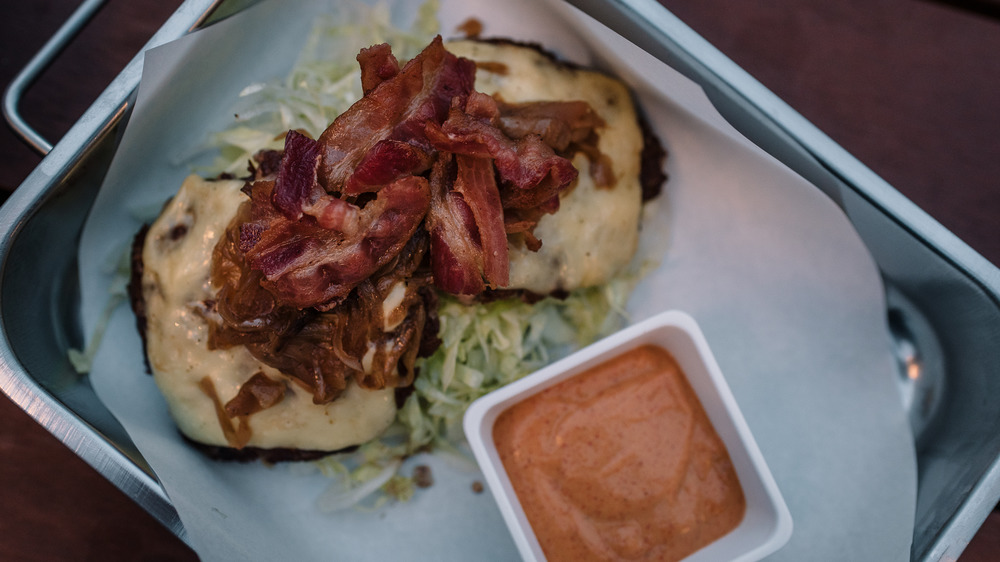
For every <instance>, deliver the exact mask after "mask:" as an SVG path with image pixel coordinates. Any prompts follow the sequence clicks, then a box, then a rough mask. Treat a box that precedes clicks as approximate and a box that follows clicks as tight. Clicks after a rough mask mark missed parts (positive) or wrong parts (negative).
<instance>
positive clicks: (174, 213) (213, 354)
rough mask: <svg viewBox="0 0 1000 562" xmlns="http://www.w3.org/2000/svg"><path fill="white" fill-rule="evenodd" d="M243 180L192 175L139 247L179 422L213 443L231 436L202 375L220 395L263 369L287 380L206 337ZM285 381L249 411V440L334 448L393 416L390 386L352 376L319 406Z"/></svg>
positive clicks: (154, 356)
mask: <svg viewBox="0 0 1000 562" xmlns="http://www.w3.org/2000/svg"><path fill="white" fill-rule="evenodd" d="M241 186H242V182H240V181H214V182H210V181H205V180H203V179H201V178H198V177H196V176H191V177H189V178H187V179H186V180H185V181H184V184H183V185H182V186H181V189H180V191H179V192H178V193H177V195H176V196H175V197H174V198H173V199H172V200H171V202H170V203H169V204H168V205H167V207H166V208H165V209H164V211H163V213H162V214H161V215H160V217H159V218H158V219H157V220H156V222H155V223H153V225H152V226H151V227H150V230H149V233H148V235H147V237H146V244H145V246H144V248H143V254H142V257H143V264H144V266H145V268H144V272H143V278H142V286H143V296H144V298H145V300H146V307H147V332H146V336H147V346H146V353H147V356H148V357H149V362H150V366H151V368H152V371H153V376H154V378H155V380H156V384H157V385H158V386H159V388H160V391H161V392H162V393H163V395H164V397H165V398H166V401H167V404H168V406H169V408H170V412H171V414H172V415H173V418H174V420H175V421H176V423H177V425H178V427H179V428H180V430H181V431H182V432H183V433H184V434H185V435H187V436H188V437H190V438H191V439H193V440H195V441H198V442H200V443H206V444H209V445H222V446H226V445H228V443H227V442H226V438H225V437H224V435H223V433H222V429H221V427H220V426H219V421H218V418H217V417H216V413H215V405H214V403H213V402H212V400H211V399H210V398H209V397H208V396H207V395H206V394H205V393H204V392H203V391H202V390H201V389H200V388H199V386H198V383H199V381H200V380H201V379H202V378H203V377H205V376H208V377H209V378H210V379H211V380H212V383H213V385H214V386H215V391H216V393H217V394H218V396H219V399H220V400H221V402H222V403H223V404H225V403H226V402H228V401H229V400H230V399H231V398H232V397H233V396H235V395H236V393H237V391H238V390H239V388H240V386H241V385H242V384H243V383H244V382H246V380H247V379H249V378H250V377H251V376H253V375H254V374H255V373H257V372H263V373H264V374H266V375H267V376H269V377H271V378H273V379H275V380H281V381H286V383H287V381H288V379H287V377H284V376H283V375H281V374H280V373H278V372H277V371H276V370H275V369H272V368H270V367H267V366H266V365H263V364H261V363H260V362H259V361H257V360H256V359H254V358H253V356H252V355H250V352H249V351H247V350H246V348H245V347H243V346H237V347H233V348H230V349H216V350H209V349H208V346H207V342H208V324H207V322H206V320H205V319H204V318H203V316H202V314H201V312H200V311H199V309H201V308H202V307H203V305H202V303H203V302H204V301H205V300H206V299H211V298H213V296H214V294H215V292H216V290H217V288H216V287H212V286H211V284H210V279H209V277H210V268H211V259H212V249H213V248H214V247H215V244H216V242H217V241H218V240H219V237H221V236H222V235H223V233H224V231H225V228H226V226H227V225H228V224H229V222H230V220H231V219H232V217H233V216H234V215H235V214H236V210H237V208H238V207H239V205H240V204H241V203H242V202H243V201H245V200H246V196H245V195H243V194H242V193H241V192H240V187H241ZM178 227H179V228H178ZM182 231H183V232H182ZM177 234H182V235H181V236H177ZM286 387H287V391H286V393H285V398H284V399H283V400H282V401H281V402H280V403H278V404H277V405H275V406H272V407H271V408H268V409H266V410H263V411H261V412H258V413H256V414H253V415H252V416H250V417H249V423H250V427H251V430H252V437H251V439H250V442H249V443H248V445H250V446H254V447H263V448H276V447H289V448H296V449H313V450H325V451H332V450H336V449H341V448H343V447H347V446H350V445H356V444H360V443H363V442H365V441H368V440H369V439H372V438H374V437H376V436H377V435H379V434H380V433H382V431H384V430H385V428H386V427H388V426H389V424H390V423H392V420H393V418H394V417H395V415H396V405H395V397H394V390H393V389H386V390H379V391H370V390H365V389H362V388H359V387H357V386H356V385H354V384H353V383H351V384H349V385H348V388H347V391H346V392H345V393H344V395H343V396H341V397H340V398H338V399H337V400H335V401H334V402H331V403H330V404H326V405H316V404H313V402H312V393H311V392H309V391H308V390H306V389H304V388H302V387H300V386H299V385H297V384H291V383H287V384H286Z"/></svg>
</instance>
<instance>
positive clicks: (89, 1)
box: [3, 0, 106, 156]
mask: <svg viewBox="0 0 1000 562" xmlns="http://www.w3.org/2000/svg"><path fill="white" fill-rule="evenodd" d="M105 1H106V0H84V2H83V3H82V4H80V6H79V7H78V8H77V9H76V11H74V12H73V14H72V15H71V16H70V17H69V18H68V19H67V20H66V22H65V23H64V24H63V25H62V27H60V28H59V30H58V31H56V32H55V34H54V35H53V36H52V37H51V38H50V39H49V40H48V42H46V43H45V45H44V46H43V47H42V48H41V50H39V51H38V53H36V54H35V56H34V57H32V59H31V60H30V61H28V64H27V65H26V66H25V67H24V68H23V69H21V72H19V73H18V74H17V76H15V77H14V80H13V81H11V83H10V85H9V86H7V90H6V91H5V92H4V95H3V116H4V118H5V119H6V120H7V123H8V124H9V125H10V127H11V129H13V130H14V132H15V133H17V135H18V136H20V137H21V139H22V140H23V141H24V142H25V143H27V144H28V146H30V147H31V148H33V149H34V150H36V151H37V152H38V153H40V154H41V155H43V156H44V155H46V154H48V153H49V151H50V150H52V143H50V142H49V141H47V140H45V137H43V136H42V135H40V134H39V133H38V131H35V129H33V128H32V127H31V125H29V124H28V123H27V121H25V120H24V118H23V117H21V113H20V112H19V111H18V105H19V104H20V102H21V97H22V96H23V95H24V92H25V90H27V89H28V87H29V86H31V84H33V83H34V82H35V80H36V79H37V78H38V76H39V75H40V74H41V73H42V71H43V70H45V69H46V68H47V67H48V66H49V64H50V63H51V62H52V60H53V59H54V58H55V57H56V56H57V55H58V54H59V53H60V52H62V50H63V49H64V48H65V47H66V45H67V44H68V43H69V42H70V41H71V40H72V39H73V38H74V37H76V35H77V33H79V32H80V30H81V29H83V26H84V25H86V24H87V22H89V21H90V19H91V18H92V17H93V16H94V14H96V13H97V12H98V10H100V9H101V8H102V7H103V6H104V3H105Z"/></svg>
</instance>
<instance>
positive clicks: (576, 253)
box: [447, 41, 642, 294]
mask: <svg viewBox="0 0 1000 562" xmlns="http://www.w3.org/2000/svg"><path fill="white" fill-rule="evenodd" d="M447 48H448V50H449V51H451V52H452V53H454V54H456V55H459V56H463V57H466V58H469V59H472V60H474V61H477V62H489V63H496V64H488V65H482V66H480V67H479V68H478V69H477V72H476V89H477V90H479V91H480V92H484V93H487V94H491V95H497V96H498V97H499V98H500V99H502V100H503V101H506V102H508V103H518V102H528V101H572V100H583V101H586V102H588V103H589V104H590V106H591V107H592V108H593V109H594V111H595V112H597V114H598V115H600V116H601V118H602V119H603V120H604V122H605V127H603V128H602V129H600V130H599V131H598V134H599V135H600V141H599V143H598V148H599V149H600V150H601V152H602V153H604V154H606V155H607V156H608V157H609V158H610V159H611V161H612V163H613V164H612V166H613V171H614V185H613V186H612V187H611V188H598V187H597V186H596V185H595V184H594V180H593V178H592V177H591V176H590V173H589V167H590V166H589V160H588V159H587V158H586V157H585V156H583V155H582V154H578V155H577V156H576V157H575V159H574V160H573V164H574V165H575V166H576V168H577V170H579V172H580V177H579V180H578V181H577V184H576V187H575V188H573V190H572V191H570V192H569V193H568V194H565V195H563V197H562V198H561V200H560V207H559V211H558V212H557V213H555V214H553V215H545V216H544V217H542V220H541V221H540V222H539V223H538V226H537V227H536V228H535V235H536V236H537V237H538V238H539V239H540V240H541V241H542V247H541V249H540V250H539V251H538V252H531V251H529V250H527V249H526V248H525V247H524V246H523V245H522V244H510V246H509V249H510V288H512V289H528V290H531V291H534V292H536V293H540V294H548V293H550V292H552V291H554V290H556V289H564V290H573V289H576V288H580V287H589V286H593V285H599V284H601V283H604V282H606V281H607V280H608V279H610V278H611V277H613V276H614V275H615V274H617V273H619V272H620V271H621V270H622V269H623V268H624V267H625V266H626V265H627V264H628V263H629V262H630V261H631V259H632V256H633V254H635V251H636V248H637V247H638V242H639V218H640V214H641V212H642V195H641V193H642V188H641V186H640V183H639V170H640V155H641V152H642V132H641V130H640V129H639V125H638V121H637V117H636V111H635V107H634V105H633V103H632V97H631V94H630V93H629V90H628V88H626V86H625V85H624V84H622V83H621V82H620V81H619V80H616V79H614V78H611V77H609V76H607V75H604V74H601V73H599V72H595V71H591V70H583V69H577V68H570V67H567V66H564V65H560V64H558V63H556V62H554V61H553V60H552V59H550V58H549V57H547V56H545V55H544V54H542V53H540V52H538V51H537V50H535V49H532V48H529V47H522V46H517V45H510V44H503V43H484V42H476V41H455V42H451V43H449V44H448V45H447ZM498 69H499V70H498Z"/></svg>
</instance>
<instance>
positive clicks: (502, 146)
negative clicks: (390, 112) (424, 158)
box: [427, 92, 577, 209]
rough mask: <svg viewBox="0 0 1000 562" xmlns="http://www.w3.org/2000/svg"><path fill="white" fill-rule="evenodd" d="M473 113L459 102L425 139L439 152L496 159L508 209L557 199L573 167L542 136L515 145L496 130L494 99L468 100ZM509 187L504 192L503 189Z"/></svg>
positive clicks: (572, 176)
mask: <svg viewBox="0 0 1000 562" xmlns="http://www.w3.org/2000/svg"><path fill="white" fill-rule="evenodd" d="M468 105H469V106H470V109H471V112H467V111H465V107H464V106H463V104H461V103H460V102H458V101H456V102H454V103H453V104H452V107H451V109H450V111H449V113H448V119H447V120H446V121H445V122H444V123H443V124H441V125H438V124H437V123H433V122H429V123H427V138H428V139H429V140H430V141H431V143H432V144H433V145H434V146H435V148H437V149H438V150H442V151H447V152H453V153H456V154H465V155H468V156H478V157H486V158H492V159H493V160H494V165H495V166H496V169H497V172H499V174H500V178H501V180H503V182H504V184H507V186H509V187H510V188H509V189H503V188H501V197H502V198H503V199H504V208H508V207H513V208H525V207H535V206H538V205H540V204H542V203H545V202H548V201H550V200H552V199H553V198H555V205H556V207H555V208H556V209H558V195H559V192H560V191H562V190H563V189H566V188H567V187H568V186H569V185H570V184H571V183H572V182H573V181H574V180H575V179H576V176H577V171H576V168H574V167H573V164H572V163H571V162H570V161H569V160H567V159H565V158H563V157H561V156H559V155H557V154H556V153H555V152H554V151H553V150H552V148H550V147H549V146H548V145H547V144H545V143H544V142H542V139H541V137H539V136H538V135H533V134H532V135H528V136H526V137H524V138H522V139H519V140H517V141H515V140H513V139H511V138H510V137H508V136H507V135H505V134H504V133H503V131H501V130H500V129H499V128H498V127H497V126H496V125H495V123H496V121H497V120H498V119H499V116H500V112H499V109H498V108H497V105H496V102H495V101H494V100H493V98H491V97H489V96H487V95H486V94H480V93H478V92H476V93H474V94H472V95H470V97H469V104H468ZM505 187H506V186H505Z"/></svg>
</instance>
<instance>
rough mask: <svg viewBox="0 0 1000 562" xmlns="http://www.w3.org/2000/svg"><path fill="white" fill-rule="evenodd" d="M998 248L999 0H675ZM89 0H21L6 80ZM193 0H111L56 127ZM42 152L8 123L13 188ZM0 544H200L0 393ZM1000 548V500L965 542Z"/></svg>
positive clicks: (141, 553) (33, 107)
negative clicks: (183, 2)
mask: <svg viewBox="0 0 1000 562" xmlns="http://www.w3.org/2000/svg"><path fill="white" fill-rule="evenodd" d="M661 1H662V2H663V3H664V4H665V5H666V6H667V7H668V8H669V9H671V10H672V11H673V12H674V13H676V14H677V15H678V16H680V17H681V19H683V20H684V21H686V22H687V23H688V24H689V25H690V26H691V27H692V28H694V29H695V30H696V31H698V32H699V33H701V34H702V35H703V36H704V37H705V38H707V39H708V40H709V41H710V42H712V43H713V44H714V45H716V46H717V47H718V48H719V49H720V50H722V51H723V52H724V53H725V54H727V55H728V56H729V57H730V58H732V59H733V60H734V61H735V62H736V63H738V64H739V65H741V66H742V67H743V68H745V69H746V70H747V71H749V72H750V74H752V75H753V76H755V77H756V78H757V79H758V80H760V81H761V82H762V83H763V84H764V85H765V86H767V87H768V88H770V89H771V90H773V91H774V92H775V93H777V95H778V96H780V97H781V98H783V99H784V100H785V101H787V102H788V103H789V104H790V105H791V106H792V107H793V108H795V109H796V110H798V111H799V112H800V113H802V114H803V115H804V116H805V117H806V118H807V119H809V120H811V121H812V122H813V123H815V124H816V125H817V126H818V127H819V128H820V129H821V130H823V131H824V132H826V133H827V134H828V135H830V136H831V137H832V138H833V139H834V140H835V141H836V142H838V143H840V144H841V145H842V146H844V147H845V148H846V149H847V150H848V151H850V152H851V153H853V154H854V155H855V156H857V157H858V158H859V159H860V160H861V161H862V162H864V163H865V164H867V165H868V166H869V167H871V168H872V169H873V170H874V171H875V172H876V173H878V174H879V175H881V176H882V177H883V178H885V179H886V180H887V181H888V182H889V183H890V184H892V185H893V186H895V187H896V188H897V189H899V190H900V191H901V192H902V193H903V194H904V195H906V196H907V197H909V198H910V199H912V200H913V201H914V202H916V203H917V204H918V205H920V206H921V207H922V208H923V209H925V210H926V211H927V212H928V213H930V214H931V215H932V216H933V217H934V218H936V219H937V220H939V221H940V222H941V223H942V224H944V226H945V227H947V228H948V229H950V230H952V231H953V232H954V233H955V234H957V235H958V236H959V237H960V238H962V239H963V240H965V241H966V242H967V243H968V244H969V245H971V246H972V247H973V248H974V249H975V250H977V251H978V252H980V253H981V254H982V255H983V256H985V257H986V258H987V259H988V260H990V261H991V262H992V263H994V264H1000V179H998V178H1000V140H998V139H1000V135H998V132H1000V111H998V109H1000V104H998V103H997V100H998V98H997V92H998V91H1000V56H997V54H998V53H1000V19H998V14H1000V8H998V6H1000V4H998V3H997V2H996V1H990V0H980V1H978V2H959V1H951V2H932V1H930V0H924V1H922V0H843V1H841V2H827V1H823V0H771V1H769V2H752V3H751V2H732V1H729V0H661ZM77 3H78V1H77V0H35V1H32V2H7V3H6V4H7V5H6V6H5V10H4V17H3V18H0V84H3V85H4V86H6V84H7V83H9V81H10V80H11V79H12V77H13V76H14V74H15V73H16V72H17V71H18V70H20V68H21V67H22V66H23V65H24V64H25V63H26V62H27V61H28V59H29V57H30V56H31V55H32V54H34V53H35V52H36V51H37V49H38V48H39V47H41V45H42V44H43V43H44V41H45V40H46V39H47V38H48V37H49V36H50V35H51V34H52V33H53V32H54V31H55V30H56V29H57V28H58V26H59V25H60V24H61V22H62V21H63V20H64V19H65V18H66V17H67V16H68V15H69V14H70V13H71V12H72V10H73V9H74V8H75V7H76V4H77ZM179 4H180V1H179V0H168V1H165V2H164V1H157V0H132V1H128V0H111V1H109V3H108V6H107V7H106V8H105V9H104V10H103V11H102V12H101V13H100V14H98V15H97V17H96V18H95V20H94V22H92V24H91V25H90V26H89V27H88V28H87V29H86V30H85V31H84V32H83V33H82V34H81V36H80V37H79V38H78V39H77V40H75V41H74V42H73V43H72V44H71V45H70V47H69V49H68V50H67V51H66V52H65V53H63V55H62V56H61V57H60V58H59V59H58V61H57V62H56V63H55V64H54V65H53V66H52V67H51V69H50V70H49V71H48V72H46V74H45V75H44V76H43V77H42V79H41V80H40V81H39V82H38V83H37V84H36V85H35V87H33V88H32V89H31V90H30V91H29V92H28V95H27V96H26V98H25V100H24V104H23V113H24V115H25V117H26V118H27V119H28V120H29V121H30V122H31V123H33V124H34V125H35V126H36V127H37V128H38V130H39V131H40V132H41V133H42V134H43V135H45V136H47V137H48V138H49V140H51V141H55V140H57V139H58V138H59V136H60V135H61V134H63V133H64V132H65V131H66V130H67V129H68V128H69V127H70V125H72V123H73V122H75V121H76V119H77V118H79V116H80V115H81V114H82V113H83V111H84V110H85V109H86V107H87V106H88V105H89V104H90V103H91V102H92V101H93V100H94V98H96V96H97V95H98V94H99V93H100V91H101V90H102V89H103V88H104V86H105V85H107V83H108V82H109V81H110V80H111V79H112V78H113V77H114V76H115V75H116V74H117V73H118V72H119V71H120V70H121V68H122V67H123V66H124V65H125V63H126V62H127V61H128V60H129V59H130V58H131V57H132V55H133V54H134V53H135V52H136V51H137V50H138V49H139V48H140V47H141V45H142V44H143V43H144V42H145V40H146V39H147V38H148V37H149V35H150V34H151V33H152V32H153V31H154V30H155V29H156V28H157V27H158V26H159V25H160V23H162V22H163V21H164V20H165V19H166V17H167V16H168V15H169V14H170V13H171V12H172V11H173V10H174V9H176V7H177V6H178V5H179ZM39 161H40V158H39V156H38V155H36V154H35V153H34V152H32V151H31V150H30V149H28V148H27V147H25V146H24V145H23V144H21V143H20V141H19V140H18V139H17V138H16V137H15V136H14V135H13V133H11V132H10V131H8V130H6V129H3V128H0V189H2V190H4V191H11V190H13V189H16V188H17V186H18V184H20V183H21V181H22V180H23V179H24V178H25V177H26V176H27V174H28V173H29V172H30V171H31V170H32V169H33V168H34V167H35V166H36V165H37V164H38V162H39ZM0 453H2V456H0V459H2V462H0V505H2V507H3V514H2V515H0V560H64V559H74V560H134V559H143V560H185V559H195V558H196V557H195V555H194V553H193V552H192V551H191V550H190V549H188V548H187V547H186V546H185V545H184V544H182V543H181V542H180V541H179V540H178V539H177V538H175V537H174V536H173V535H172V534H170V533H169V532H168V531H166V530H165V529H164V528H163V527H161V526H160V525H159V523H157V522H156V521H155V520H154V519H153V518H152V517H151V516H149V515H148V514H147V513H146V512H145V511H143V510H142V509H141V508H140V507H138V506H137V505H136V504H135V503H133V501H132V500H131V499H130V498H128V497H127V496H125V495H124V494H122V493H121V492H119V491H118V490H117V489H116V488H114V487H113V486H112V485H111V484H110V483H108V482H107V481H106V480H105V479H104V478H103V477H102V476H100V475H99V474H98V473H97V472H95V471H94V470H93V469H91V468H90V467H89V466H87V465H86V464H85V463H84V462H83V461H81V460H80V459H79V458H78V457H76V455H74V454H73V452H72V451H70V450H69V449H67V448H65V447H64V446H63V445H62V443H60V442H59V441H58V440H56V439H55V438H54V437H52V436H51V435H49V434H48V433H47V432H46V431H45V430H44V429H42V428H41V427H40V426H39V425H37V424H36V423H35V422H34V421H33V420H32V419H31V418H29V417H28V416H27V415H26V414H25V413H23V412H22V411H21V410H20V409H18V408H17V407H16V406H15V405H14V404H13V403H11V402H10V401H8V400H6V399H4V398H0ZM997 559H1000V516H998V514H997V513H996V512H994V513H993V514H992V515H991V516H990V518H989V519H988V520H987V522H986V524H985V525H984V526H983V527H982V529H981V530H980V532H979V533H978V534H977V535H976V537H975V538H974V540H973V541H972V543H971V544H970V545H969V547H968V549H967V550H966V552H965V554H964V555H963V557H962V560H963V562H975V561H986V560H997Z"/></svg>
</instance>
